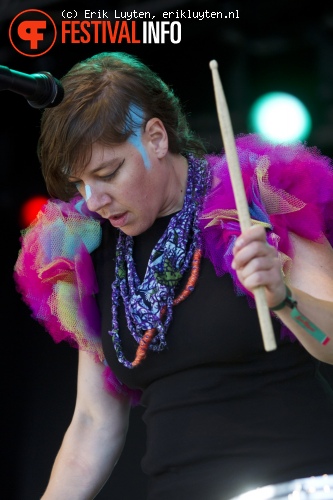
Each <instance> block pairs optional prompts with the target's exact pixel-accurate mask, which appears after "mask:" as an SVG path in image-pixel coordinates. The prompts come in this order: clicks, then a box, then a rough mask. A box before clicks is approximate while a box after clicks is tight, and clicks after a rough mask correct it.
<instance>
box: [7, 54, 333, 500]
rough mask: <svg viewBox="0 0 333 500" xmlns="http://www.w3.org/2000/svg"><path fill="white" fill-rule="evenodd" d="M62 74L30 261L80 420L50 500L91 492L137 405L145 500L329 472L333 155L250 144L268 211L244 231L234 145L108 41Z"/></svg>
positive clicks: (250, 167)
mask: <svg viewBox="0 0 333 500" xmlns="http://www.w3.org/2000/svg"><path fill="white" fill-rule="evenodd" d="M62 83H63V86H64V90H65V97H64V100H63V102H62V103H61V104H59V105H58V106H57V107H55V108H52V109H47V110H45V111H44V113H43V117H42V123H41V136H40V141H39V158H40V161H41V165H42V169H43V174H44V178H45V181H46V185H47V188H48V191H49V193H50V195H51V196H52V197H54V199H53V200H50V201H49V202H48V203H47V205H46V206H45V207H44V208H43V210H42V211H41V213H40V214H39V215H38V218H37V220H36V221H35V223H34V224H33V225H32V226H31V227H30V228H28V229H27V230H26V231H25V232H24V235H23V240H22V250H21V252H20V255H19V258H18V261H17V264H16V267H15V277H16V280H17V284H18V289H19V291H20V292H21V293H22V295H23V297H24V300H25V301H26V302H27V303H28V304H29V306H30V307H31V308H32V310H33V313H34V316H35V318H36V319H37V320H38V321H40V322H41V323H42V324H43V325H44V326H45V328H46V329H48V330H49V331H50V333H51V334H52V335H53V338H54V339H55V340H56V341H57V342H58V341H60V340H63V339H65V340H68V341H69V342H70V343H72V344H73V345H75V346H76V347H78V348H79V349H80V351H79V367H78V388H77V400H76V407H75V411H74V416H73V419H72V421H71V423H70V425H69V427H68V430H67V432H66V434H65V437H64V440H63V443H62V445H61V448H60V450H59V453H58V455H57V457H56V460H55V463H54V466H53V469H52V473H51V477H50V481H49V484H48V486H47V489H46V491H45V494H44V495H43V499H45V500H52V499H58V498H76V499H91V498H94V496H96V494H97V493H98V491H100V489H101V488H102V487H103V484H104V483H105V481H106V480H107V478H108V477H109V474H110V473H111V471H112V469H113V467H114V465H115V464H116V462H117V460H118V458H119V455H120V453H121V450H122V447H123V444H124V440H125V436H126V430H127V426H128V417H129V412H130V408H131V405H134V404H137V403H138V402H140V404H142V405H143V406H144V407H145V414H144V421H145V423H146V425H147V451H146V454H145V457H144V458H143V461H142V466H143V470H144V471H145V473H146V474H148V476H149V494H148V498H149V499H159V500H163V499H169V498H173V499H178V498H179V499H184V498H191V499H203V498H205V499H210V500H213V499H226V500H227V499H230V498H231V497H233V496H236V495H239V494H240V493H241V492H243V491H245V490H248V489H251V488H255V487H259V486H263V485H265V484H274V483H279V482H284V481H290V480H292V479H295V478H300V477H307V476H312V475H322V474H332V473H333V451H332V449H333V447H332V444H333V429H332V425H331V422H332V418H333V394H332V391H331V389H330V388H328V387H327V384H325V381H324V380H323V379H322V378H321V377H320V374H319V371H318V365H319V363H318V360H320V361H323V362H325V363H333V342H332V341H330V338H329V337H330V336H332V328H333V304H332V297H333V252H332V247H331V245H330V244H329V241H328V240H330V241H331V243H332V233H330V229H329V228H330V223H332V215H331V214H332V199H333V173H332V168H331V163H330V160H329V159H327V158H325V157H323V156H321V155H320V154H319V153H318V152H317V151H316V150H315V149H307V148H305V147H304V146H303V145H300V144H299V145H296V146H292V147H291V146H288V147H287V146H273V145H270V144H266V143H264V142H263V141H261V140H260V138H258V137H256V136H252V135H250V136H242V137H239V138H238V139H237V148H238V154H239V159H240V164H241V167H242V173H243V178H244V184H245V189H246V193H247V197H248V203H249V209H250V214H251V218H252V221H253V226H252V227H251V228H250V229H249V230H248V231H246V232H244V233H243V234H241V232H240V227H239V222H238V220H237V212H236V210H235V202H234V198H233V195H232V190H231V185H230V179H229V176H228V172H227V166H226V160H225V157H224V156H214V155H208V156H206V155H205V154H204V148H203V146H202V144H201V141H200V140H199V139H197V138H196V137H195V136H194V135H193V133H192V132H191V131H190V130H189V127H188V124H187V122H186V118H185V115H184V113H183V112H182V110H181V106H180V103H179V101H178V99H177V98H176V97H175V96H174V94H173V92H172V91H171V89H169V88H168V87H167V86H166V85H165V84H164V83H163V82H162V81H161V80H160V79H159V77H158V76H157V75H156V74H154V73H153V72H152V71H151V70H150V69H149V68H148V67H147V66H145V65H144V64H142V63H141V62H140V61H138V60H137V59H135V58H134V57H131V56H129V55H126V54H123V53H102V54H97V55H96V56H94V57H92V58H90V59H87V60H86V61H82V62H80V63H78V64H77V65H75V66H74V67H73V68H72V69H71V70H70V71H69V73H68V74H67V75H65V77H64V78H63V79H62ZM60 200H62V201H60ZM286 284H287V285H288V287H286ZM257 286H263V287H264V289H265V295H266V299H267V303H268V306H269V307H270V308H271V309H272V321H273V326H274V331H275V335H276V340H277V344H278V347H277V349H276V350H275V351H272V352H265V351H264V349H263V344H262V339H261V334H260V328H259V324H258V319H257V313H256V311H255V308H254V301H253V290H254V289H255V288H256V287H257ZM95 296H96V299H97V300H96V301H95ZM96 303H97V305H96ZM304 314H306V316H304ZM310 322H311V323H310ZM102 376H104V382H105V385H104V386H103V383H102V381H101V380H102ZM105 386H106V388H105ZM106 389H107V390H106Z"/></svg>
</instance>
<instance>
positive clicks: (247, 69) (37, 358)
mask: <svg viewBox="0 0 333 500" xmlns="http://www.w3.org/2000/svg"><path fill="white" fill-rule="evenodd" d="M326 3H327V4H328V5H327V6H326ZM30 9H35V10H40V11H42V12H44V13H46V14H48V16H50V18H51V19H52V20H53V22H54V25H55V26H56V29H57V37H56V39H55V43H54V45H53V47H52V48H51V49H50V50H48V51H47V52H45V53H44V54H43V55H40V56H37V55H35V54H34V55H33V56H31V54H30V55H27V54H26V53H22V52H24V51H23V50H22V46H21V50H20V46H16V47H15V46H14V45H15V36H14V34H13V32H12V33H11V35H12V41H13V42H14V45H13V44H12V43H11V40H10V36H9V30H10V28H11V26H12V28H11V29H12V30H14V29H15V26H17V19H20V17H18V18H16V16H19V15H23V14H21V13H23V11H25V10H30ZM85 11H87V12H85ZM93 11H94V12H95V14H93V13H92V12H93ZM75 12H77V16H76V17H74V16H75ZM134 12H136V15H137V16H139V12H143V13H148V14H149V15H150V16H151V17H150V19H149V18H147V17H146V18H145V19H144V18H140V17H136V18H135V17H134V15H135V14H134ZM126 13H127V15H126ZM163 13H164V14H163ZM214 13H217V14H214ZM221 13H222V17H221ZM148 14H145V15H148ZM103 16H104V17H103ZM105 16H107V17H105ZM121 16H127V17H125V18H124V17H121ZM131 16H132V19H130V17H131ZM153 16H155V17H154V18H153ZM15 18H16V21H14V20H15ZM117 18H118V19H119V18H120V21H119V22H122V21H124V20H126V21H127V22H128V27H129V28H130V27H132V26H133V25H132V24H131V22H132V21H135V23H136V39H139V38H141V43H135V42H134V39H133V37H132V38H131V37H129V38H127V39H126V37H125V38H124V39H123V40H122V43H119V40H118V41H117V40H115V41H114V42H111V41H110V39H106V40H104V41H103V40H102V36H101V34H100V35H99V37H97V38H98V39H97V40H96V38H94V34H93V28H92V26H93V24H92V21H98V20H102V19H104V20H105V19H108V20H109V21H110V22H111V23H115V22H116V20H117ZM21 19H23V18H21ZM73 20H76V21H80V22H82V21H84V20H86V21H89V23H90V25H89V26H90V28H89V30H90V35H89V37H88V36H87V35H84V33H82V32H81V33H79V34H78V33H75V32H74V31H75V29H78V30H80V29H81V28H80V26H81V24H80V23H79V24H77V25H73V24H70V23H68V24H67V28H66V29H67V30H69V32H68V33H67V34H64V39H63V40H62V23H63V22H64V21H73ZM144 20H146V22H147V23H148V21H150V22H153V23H155V24H154V29H155V35H154V36H155V38H154V36H153V35H152V33H151V34H150V36H151V39H150V40H149V38H147V42H150V43H142V41H143V30H144V29H147V26H148V24H146V25H145V26H146V28H144V25H143V22H144ZM162 21H168V23H169V24H165V25H163V26H164V29H165V30H166V31H167V30H169V31H170V33H169V34H168V33H165V40H164V43H163V40H162V37H161V33H160V36H159V37H158V36H157V35H156V29H157V28H156V27H157V26H159V28H161V26H162V24H161V23H162ZM15 22H16V24H15ZM75 26H76V27H75ZM86 26H88V25H86ZM172 30H173V31H172ZM332 34H333V8H332V7H331V6H330V2H322V1H321V0H317V1H316V2H313V3H310V4H307V5H305V2H296V1H294V2H292V1H290V0H270V1H269V2H267V1H266V0H258V1H254V2H248V1H247V0H230V1H224V0H221V1H214V0H194V1H186V0H161V1H159V2H157V1H153V0H151V1H140V0H133V1H121V0H113V1H112V2H111V1H107V0H105V1H104V0H94V1H92V0H90V1H87V0H80V2H72V1H58V2H57V1H52V0H40V1H27V0H0V65H2V66H7V67H9V68H10V69H13V70H16V71H21V72H24V73H29V74H31V73H38V72H39V71H49V72H50V73H51V74H52V75H53V76H55V77H56V78H60V77H61V76H62V75H63V74H64V73H66V72H67V71H68V70H69V69H70V68H71V66H72V65H73V64H74V63H76V62H78V61H80V60H82V59H85V58H86V57H89V56H91V55H93V54H94V53H97V52H102V51H124V52H128V53H130V54H135V55H138V56H139V57H140V58H141V59H142V60H143V61H144V62H145V63H146V64H148V65H149V66H150V67H151V68H152V69H153V70H155V71H156V72H157V73H158V74H159V75H160V76H161V77H162V78H163V79H164V80H165V81H166V82H167V83H168V84H170V85H171V86H172V87H173V89H174V91H175V93H176V94H177V95H178V96H179V97H180V98H181V100H182V101H183V103H184V105H185V109H186V111H187V113H188V118H189V122H190V124H191V126H192V128H194V129H195V130H196V131H197V133H199V134H200V135H201V136H202V137H203V138H204V139H205V141H206V144H207V149H208V151H220V150H221V148H222V140H221V136H220V129H219V125H218V120H217V113H216V108H215V99H214V93H213V87H212V78H211V72H210V69H209V62H210V60H212V59H216V60H217V61H218V64H219V72H220V76H221V80H222V83H223V86H224V90H225V94H226V98H227V102H228V105H229V109H230V115H231V120H232V123H233V128H234V132H235V134H239V133H244V132H249V131H253V130H252V128H251V127H252V126H253V122H250V116H251V112H253V105H254V103H255V102H257V100H258V99H259V98H261V97H262V96H265V95H266V94H268V93H271V92H283V93H287V94H290V95H292V96H294V97H296V98H297V99H298V100H300V102H301V103H302V105H303V107H304V108H305V109H306V113H307V114H306V120H307V128H306V129H305V131H304V132H303V136H302V139H303V140H306V142H307V143H308V144H309V145H310V146H317V147H318V148H319V149H320V150H321V151H322V152H323V153H324V154H326V155H328V156H333V85H332V81H333V64H332V58H333V39H332ZM83 35H84V36H83ZM80 36H82V37H83V39H84V41H81V42H80ZM50 37H51V35H50ZM147 37H148V35H147ZM16 38H17V37H16ZM46 41H47V40H46ZM25 46H26V45H25ZM18 49H19V50H20V52H19V51H18ZM0 105H1V120H0V152H1V183H0V206H1V214H2V235H3V236H2V237H3V241H4V245H3V247H2V255H3V256H4V257H3V258H4V261H3V265H2V277H3V281H2V287H1V294H2V301H1V314H2V337H3V339H4V341H3V342H2V343H3V344H4V347H3V348H4V350H5V357H4V359H5V361H6V362H5V364H4V365H3V366H4V367H5V369H4V373H3V377H2V394H3V402H4V403H3V405H2V412H1V413H2V416H3V419H4V421H3V425H2V429H3V432H2V439H3V446H2V450H3V452H2V455H3V464H4V466H2V472H3V473H4V478H3V481H2V488H1V490H2V492H4V491H6V493H5V494H4V496H3V498H4V499H6V500H14V499H15V500H35V499H37V498H40V496H41V494H42V492H43V490H44V488H45V486H46V483H47V480H48V476H49V473H50V469H51V466H52V463H53V460H54V457H55V454H56V452H57V450H58V448H59V445H60V443H61V439H62V436H63V433H64V431H65V429H66V427H67V425H68V423H69V421H70V418H71V415H72V411H73V407H74V401H75V391H76V387H75V384H76V362H77V353H76V351H75V350H73V349H71V348H70V347H68V346H67V345H55V344H54V343H53V341H52V340H51V338H49V336H48V334H46V333H45V332H44V330H43V329H42V328H41V327H40V325H38V324H37V323H36V322H35V321H33V320H32V319H31V317H30V312H29V310H28V308H27V307H26V306H25V305H24V304H23V303H22V302H21V299H20V298H19V296H18V294H17V293H16V291H15V287H14V282H13V279H12V272H13V266H14V263H15V260H16V257H17V252H18V249H19V236H20V230H21V229H23V227H24V226H25V225H26V223H27V222H26V219H25V220H23V219H22V214H23V207H25V206H26V203H27V202H28V201H29V200H33V199H35V198H36V197H39V196H42V197H47V193H46V191H45V187H44V183H43V179H42V176H41V173H40V167H39V163H38V160H37V155H36V145H37V138H38V134H39V121H40V116H41V111H40V110H38V109H34V108H32V107H31V106H30V105H29V104H28V103H27V101H26V99H25V98H24V97H23V96H21V95H19V94H16V93H14V92H11V91H9V90H2V91H0ZM288 116H289V115H288ZM273 121H275V120H273ZM251 123H252V125H251ZM284 126H285V124H283V123H282V128H283V127H284ZM323 369H324V370H325V373H326V374H327V376H328V377H329V378H331V377H332V375H331V372H330V369H328V368H327V367H324V368H323ZM331 380H332V378H331ZM144 442H145V430H144V426H143V423H142V422H141V409H140V408H136V409H135V410H133V412H132V416H131V426H130V430H129V434H128V440H127V443H126V446H125V449H124V452H123V455H122V457H121V459H120V461H119V463H118V465H117V466H116V468H115V471H114V474H113V476H112V478H111V479H110V480H109V482H108V483H107V485H106V486H105V488H104V489H103V491H102V492H101V493H100V494H99V495H98V497H97V498H98V500H104V499H105V500H106V499H109V498H112V499H115V500H117V499H119V500H124V499H127V498H131V497H132V496H133V495H135V496H136V499H137V500H140V499H142V500H143V499H145V487H146V480H145V478H144V477H143V475H142V473H141V471H140V459H141V456H142V454H143V450H144ZM1 495H2V493H1Z"/></svg>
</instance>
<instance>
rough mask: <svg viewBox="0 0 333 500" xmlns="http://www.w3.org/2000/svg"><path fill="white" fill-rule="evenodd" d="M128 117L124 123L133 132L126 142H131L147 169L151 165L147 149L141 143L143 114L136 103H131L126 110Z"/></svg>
mask: <svg viewBox="0 0 333 500" xmlns="http://www.w3.org/2000/svg"><path fill="white" fill-rule="evenodd" d="M128 114H129V118H128V121H127V123H126V127H127V128H130V129H131V128H132V129H133V132H132V134H131V135H130V137H129V138H128V142H129V143H130V144H132V145H133V146H134V147H135V148H136V149H137V150H138V151H139V153H140V154H141V156H142V159H143V163H144V166H145V167H146V168H147V169H149V168H150V167H151V165H150V161H149V158H148V154H147V151H146V149H145V147H144V145H143V143H142V125H143V122H144V114H143V111H142V109H141V108H139V106H137V105H136V104H131V105H130V107H129V110H128Z"/></svg>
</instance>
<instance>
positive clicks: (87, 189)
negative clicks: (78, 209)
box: [85, 184, 91, 201]
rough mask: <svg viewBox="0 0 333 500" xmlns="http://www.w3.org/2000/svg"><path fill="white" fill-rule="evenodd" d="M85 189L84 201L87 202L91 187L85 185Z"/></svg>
mask: <svg viewBox="0 0 333 500" xmlns="http://www.w3.org/2000/svg"><path fill="white" fill-rule="evenodd" d="M85 189H86V201H88V200H89V198H90V196H91V187H90V186H89V184H86V188H85Z"/></svg>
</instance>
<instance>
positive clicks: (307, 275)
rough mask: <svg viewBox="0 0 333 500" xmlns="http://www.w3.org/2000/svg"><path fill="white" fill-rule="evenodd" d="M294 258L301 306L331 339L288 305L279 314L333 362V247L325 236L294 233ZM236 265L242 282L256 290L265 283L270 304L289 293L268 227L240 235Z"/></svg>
mask: <svg viewBox="0 0 333 500" xmlns="http://www.w3.org/2000/svg"><path fill="white" fill-rule="evenodd" d="M290 237H291V240H292V243H293V246H294V254H295V256H294V259H293V265H292V270H291V277H290V283H288V286H289V287H290V289H291V291H292V296H293V299H294V300H296V301H297V304H298V305H297V309H298V310H299V311H300V312H301V313H302V314H303V315H305V316H306V318H308V319H309V320H310V321H311V322H312V323H314V324H315V325H316V326H317V327H318V328H319V329H320V330H322V331H323V332H324V333H325V334H326V335H327V336H328V337H330V338H331V341H330V342H328V343H327V344H326V345H322V344H321V343H320V342H318V341H317V340H316V339H314V338H313V337H312V336H311V335H310V334H309V333H308V332H307V331H306V330H305V329H304V328H302V327H301V326H300V325H299V324H298V323H297V322H296V321H294V319H293V318H292V317H291V315H290V312H291V309H290V308H289V307H288V306H285V307H284V308H283V309H281V310H279V311H276V312H275V314H276V315H277V316H278V317H279V318H280V319H281V320H282V321H283V323H284V324H285V325H286V326H287V327H288V328H289V329H290V330H291V331H292V332H293V333H294V334H295V336H296V337H297V338H298V339H299V341H300V342H301V343H302V344H303V346H304V347H305V348H306V349H307V350H308V351H309V353H310V354H312V355H313V356H314V357H316V358H317V359H319V360H321V361H324V362H326V363H330V364H333V249H332V247H331V246H330V245H329V243H328V242H327V241H326V240H325V239H324V238H323V240H322V242H320V243H315V242H311V241H308V240H305V239H303V238H300V237H298V236H296V235H293V234H291V235H290ZM233 267H234V269H236V271H237V275H238V278H239V280H240V281H241V283H242V284H243V285H244V286H245V288H247V289H248V290H250V291H251V292H253V290H254V288H255V287H257V286H264V287H265V292H266V299H267V303H268V306H269V307H274V306H276V305H277V304H279V303H280V302H282V301H283V300H284V298H285V296H286V290H285V284H284V281H283V277H282V273H281V263H280V260H279V258H278V254H277V251H276V249H275V248H273V247H272V246H270V245H268V243H267V242H266V234H265V230H264V229H263V228H262V227H259V226H253V227H251V228H250V229H249V230H247V231H244V233H243V234H242V235H241V236H240V237H239V238H238V240H237V242H236V244H235V248H234V261H233Z"/></svg>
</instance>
